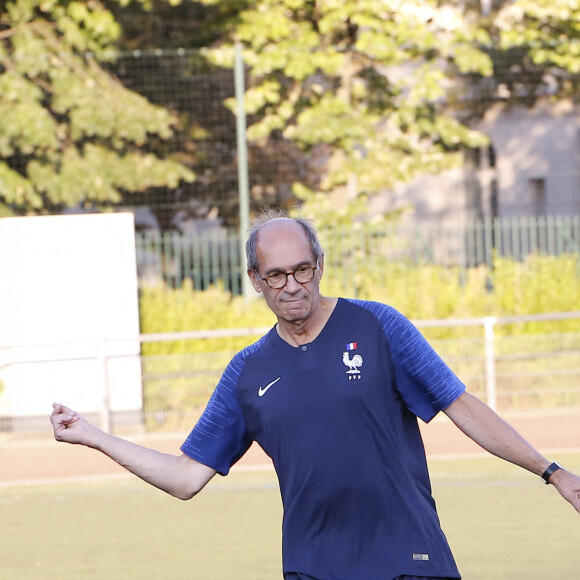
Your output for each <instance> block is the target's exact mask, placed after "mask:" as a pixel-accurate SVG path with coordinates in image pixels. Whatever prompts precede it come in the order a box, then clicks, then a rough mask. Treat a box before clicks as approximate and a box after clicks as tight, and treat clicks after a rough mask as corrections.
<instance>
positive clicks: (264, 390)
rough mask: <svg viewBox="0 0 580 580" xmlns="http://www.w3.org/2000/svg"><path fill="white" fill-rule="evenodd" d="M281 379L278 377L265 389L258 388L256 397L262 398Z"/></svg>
mask: <svg viewBox="0 0 580 580" xmlns="http://www.w3.org/2000/svg"><path fill="white" fill-rule="evenodd" d="M281 378H282V377H278V378H277V379H276V380H274V381H272V382H271V383H270V384H268V385H266V386H265V387H260V388H259V389H258V397H263V396H264V395H265V394H266V393H267V392H268V389H269V388H270V387H271V386H272V385H275V384H276V383H277V382H278V381H279V380H280V379H281Z"/></svg>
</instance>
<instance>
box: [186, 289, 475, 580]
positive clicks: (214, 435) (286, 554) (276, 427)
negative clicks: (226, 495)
mask: <svg viewBox="0 0 580 580" xmlns="http://www.w3.org/2000/svg"><path fill="white" fill-rule="evenodd" d="M464 390H465V387H464V385H463V384H462V383H461V382H460V380H459V379H458V378H457V377H456V376H455V374H454V373H453V372H452V371H451V370H450V369H449V367H448V366H447V365H446V364H445V363H444V362H443V361H442V360H441V358H440V357H439V356H438V355H437V354H436V352H435V351H434V350H433V349H432V348H431V346H430V345H429V344H428V343H427V341H426V340H425V339H424V338H423V336H422V335H421V334H420V333H419V331H418V330H417V329H416V328H415V326H414V325H413V324H412V323H411V322H410V321H409V320H408V319H407V318H405V317H404V316H403V315H402V314H400V313H399V312H397V311H396V310H395V309H393V308H392V307H390V306H387V305H384V304H380V303H377V302H367V301H361V300H347V299H339V300H338V303H337V305H336V308H335V309H334V311H333V313H332V315H331V317H330V318H329V320H328V322H327V323H326V325H325V327H324V329H323V330H322V332H321V333H320V334H319V335H318V337H317V338H316V339H315V340H314V341H313V342H312V343H309V344H305V345H301V346H299V347H293V346H291V345H289V344H288V343H286V342H285V341H283V340H282V339H281V338H280V337H279V335H278V334H277V332H276V330H275V328H274V329H272V330H271V331H270V332H269V333H268V334H266V335H265V336H264V337H262V338H261V339H260V340H259V341H258V342H256V343H254V344H253V345H251V346H249V347H247V348H246V349H244V350H242V351H240V352H239V353H238V354H237V355H236V356H235V357H234V358H233V359H232V361H231V362H230V364H229V365H228V367H227V368H226V370H225V371H224V374H223V376H222V378H221V380H220V382H219V383H218V385H217V387H216V389H215V391H214V393H213V395H212V397H211V399H210V402H209V403H208V406H207V408H206V410H205V411H204V413H203V415H202V417H201V418H200V420H199V422H198V423H197V425H196V426H195V427H194V428H193V430H192V432H191V433H190V435H189V436H188V438H187V440H186V441H185V443H184V444H183V446H182V451H183V452H184V453H185V454H186V455H188V456H190V457H192V458H194V459H196V460H197V461H200V462H201V463H203V464H205V465H208V466H210V467H212V468H213V469H215V470H216V471H218V472H219V473H221V474H223V475H225V474H227V472H228V471H229V469H230V467H231V466H232V465H233V464H234V463H235V462H236V461H237V460H238V459H239V458H240V457H241V456H242V455H243V454H244V453H245V452H246V450H247V449H248V448H249V446H250V445H251V443H252V442H253V441H256V442H257V443H258V444H259V445H260V446H261V447H262V448H263V449H264V451H265V452H266V453H267V454H268V455H269V456H270V457H271V458H272V461H273V463H274V466H275V468H276V472H277V474H278V479H279V483H280V491H281V495H282V503H283V508H284V518H283V530H282V531H283V550H282V551H283V567H284V573H285V574H295V575H296V574H304V575H307V576H308V577H313V578H320V579H324V580H332V579H334V580H353V579H355V578H361V579H363V578H364V579H365V580H374V579H377V580H379V579H380V580H385V579H390V578H395V577H397V576H399V575H402V574H408V575H416V576H442V577H450V578H451V577H453V578H459V577H460V576H459V573H458V571H457V567H456V565H455V562H454V559H453V556H452V554H451V551H450V549H449V546H448V544H447V540H446V538H445V536H444V534H443V532H442V530H441V527H440V524H439V519H438V516H437V512H436V509H435V502H434V500H433V497H432V495H431V485H430V481H429V475H428V470H427V464H426V459H425V451H424V447H423V443H422V440H421V435H420V432H419V427H418V424H417V417H419V418H421V419H422V420H423V421H430V420H431V419H432V418H433V417H434V416H435V415H436V414H437V413H438V412H439V411H441V410H443V409H445V408H446V407H447V406H449V405H450V404H451V403H452V402H453V401H454V400H456V399H457V398H458V397H459V396H460V395H461V393H462V392H463V391H464Z"/></svg>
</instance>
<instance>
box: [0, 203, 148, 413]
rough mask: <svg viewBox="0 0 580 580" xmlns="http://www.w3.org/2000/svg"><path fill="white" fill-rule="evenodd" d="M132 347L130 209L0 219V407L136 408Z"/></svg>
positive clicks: (136, 364) (135, 338)
mask: <svg viewBox="0 0 580 580" xmlns="http://www.w3.org/2000/svg"><path fill="white" fill-rule="evenodd" d="M139 353H140V344H139V307H138V294H137V272H136V260H135V233H134V222H133V215H132V214H130V213H117V214H91V215H67V216H46V217H21V218H3V219H0V380H1V381H2V382H3V384H4V391H3V393H2V395H0V416H5V417H6V416H12V417H18V416H28V415H42V414H46V413H47V412H48V413H49V412H50V410H51V405H52V402H53V401H59V402H62V403H65V404H68V405H69V406H71V407H73V408H75V409H77V410H78V411H80V412H90V411H100V410H101V408H102V405H103V398H104V397H105V398H107V397H109V395H110V397H109V398H110V408H111V410H136V409H141V407H142V385H141V370H140V369H141V367H140V361H139ZM105 369H106V372H104V370H105ZM105 376H107V378H108V382H105V381H104V377H105ZM106 389H108V393H107V392H106Z"/></svg>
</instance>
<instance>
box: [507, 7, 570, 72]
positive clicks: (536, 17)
mask: <svg viewBox="0 0 580 580" xmlns="http://www.w3.org/2000/svg"><path fill="white" fill-rule="evenodd" d="M578 22H580V1H578V0H517V1H516V2H510V3H508V4H506V6H505V7H504V8H503V9H502V10H500V12H499V14H498V16H497V20H496V25H497V27H498V29H499V31H500V46H501V48H503V49H509V48H513V47H519V48H522V47H523V48H526V49H527V51H528V52H529V55H530V58H531V59H532V61H533V62H534V63H535V64H536V65H540V66H543V67H546V68H547V67H549V66H552V65H555V66H557V67H558V68H560V69H562V70H565V71H568V72H570V73H574V74H578V73H580V38H579V32H580V29H579V26H578Z"/></svg>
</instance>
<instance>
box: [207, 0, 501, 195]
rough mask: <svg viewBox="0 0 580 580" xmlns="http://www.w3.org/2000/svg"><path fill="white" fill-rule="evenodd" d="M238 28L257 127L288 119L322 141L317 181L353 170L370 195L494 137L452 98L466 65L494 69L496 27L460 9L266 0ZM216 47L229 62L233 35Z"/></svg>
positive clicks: (307, 143)
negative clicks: (464, 118)
mask: <svg viewBox="0 0 580 580" xmlns="http://www.w3.org/2000/svg"><path fill="white" fill-rule="evenodd" d="M205 1H206V2H207V1H208V0H205ZM230 38H231V40H232V41H239V42H241V43H243V45H244V47H245V49H244V59H245V62H246V64H247V65H248V67H249V72H250V82H249V88H248V92H247V99H246V105H247V107H248V112H249V113H250V114H253V113H256V114H258V118H259V120H258V121H257V122H256V123H254V124H253V125H252V126H251V127H250V129H249V131H248V135H249V137H250V138H251V139H255V140H264V139H266V138H267V137H268V136H269V135H270V134H271V133H272V132H273V131H280V132H282V134H283V135H284V136H285V137H286V138H288V139H291V140H293V141H294V142H296V143H297V144H298V145H300V146H301V147H302V148H303V149H304V150H305V151H309V150H311V149H313V148H317V149H321V148H322V149H324V155H325V156H326V158H327V159H328V166H327V167H326V168H325V171H324V172H323V173H324V176H325V178H324V179H323V181H322V182H321V183H318V184H316V187H315V188H312V189H313V190H314V189H315V190H316V191H319V192H324V193H328V192H334V191H336V190H337V189H339V188H341V187H344V186H346V185H347V184H348V183H349V182H351V183H352V180H353V178H354V180H355V181H356V187H355V193H356V194H363V195H372V194H374V193H376V192H378V191H379V190H381V189H384V188H388V187H392V186H394V185H395V184H396V183H398V182H400V181H407V180H409V179H411V178H412V177H414V176H416V175H418V174H423V173H435V172H438V171H441V170H443V169H447V168H449V167H451V166H453V165H456V164H457V163H458V161H459V157H458V156H457V155H456V153H457V152H458V151H460V150H461V149H462V148H463V147H465V146H468V147H473V146H476V145H478V144H483V143H485V142H486V139H485V137H484V136H482V135H481V134H479V133H477V132H475V131H471V130H469V129H467V128H466V127H465V126H463V125H461V124H460V123H459V122H457V121H454V120H453V119H451V118H450V116H449V114H448V111H447V110H446V109H445V106H444V102H445V99H444V96H445V86H446V84H447V83H449V81H450V80H451V79H453V78H457V75H458V73H462V74H465V73H472V74H478V75H490V74H491V72H492V67H491V60H490V59H489V57H488V56H487V54H486V53H485V52H482V51H481V50H479V49H478V46H479V45H480V44H481V43H482V42H485V41H486V40H488V37H487V35H486V33H485V31H483V30H482V29H481V28H478V26H477V25H475V24H474V22H473V20H471V19H469V18H468V17H467V15H466V14H465V13H464V11H463V9H460V8H457V7H452V6H443V7H441V6H439V5H438V3H437V2H434V1H431V0H415V1H414V2H406V3H402V4H401V3H400V2H385V1H384V0H356V1H355V0H340V1H334V0H333V1H325V2H311V1H310V0H258V1H255V2H249V3H248V7H247V9H246V10H242V11H241V12H240V14H239V21H238V23H237V24H235V25H234V26H233V27H232V33H231V35H230ZM212 58H213V59H214V62H216V63H219V64H221V65H227V64H230V65H231V63H232V47H231V44H228V43H227V42H225V43H223V44H222V45H221V46H219V47H218V48H216V49H215V50H213V51H212ZM232 106H234V103H232ZM305 185H307V184H305ZM355 199H356V195H355ZM351 201H352V196H351V197H347V198H346V199H343V200H341V203H342V204H343V205H344V204H348V203H349V202H351ZM305 203H306V204H307V205H308V204H309V200H306V202H305Z"/></svg>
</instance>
